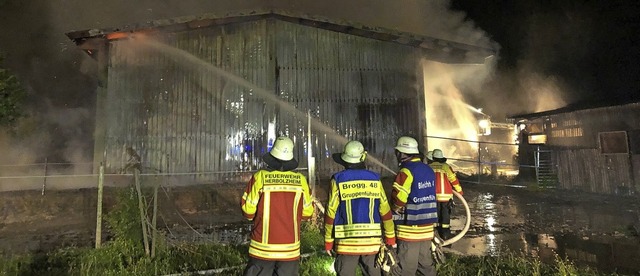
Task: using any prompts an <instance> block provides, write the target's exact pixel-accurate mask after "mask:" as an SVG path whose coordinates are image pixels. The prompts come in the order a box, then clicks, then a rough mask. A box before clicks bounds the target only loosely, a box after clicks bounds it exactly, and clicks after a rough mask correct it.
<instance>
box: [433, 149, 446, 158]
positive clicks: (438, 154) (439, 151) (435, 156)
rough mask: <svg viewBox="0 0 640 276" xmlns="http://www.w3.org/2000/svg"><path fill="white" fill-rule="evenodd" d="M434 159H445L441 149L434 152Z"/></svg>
mask: <svg viewBox="0 0 640 276" xmlns="http://www.w3.org/2000/svg"><path fill="white" fill-rule="evenodd" d="M433 158H440V159H442V158H444V154H443V153H442V150H440V149H434V150H433Z"/></svg>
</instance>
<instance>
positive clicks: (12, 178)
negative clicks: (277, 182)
mask: <svg viewBox="0 0 640 276" xmlns="http://www.w3.org/2000/svg"><path fill="white" fill-rule="evenodd" d="M425 140H426V142H427V146H428V147H429V150H433V149H435V148H439V149H441V150H443V152H444V154H445V157H446V158H447V163H448V164H450V165H451V166H452V168H453V169H454V170H455V171H456V172H457V174H458V176H459V177H460V178H461V179H462V180H463V181H465V182H471V183H476V184H511V185H521V186H527V185H531V184H532V183H537V179H536V173H535V172H537V171H538V169H539V168H538V167H537V166H538V165H537V164H539V162H537V163H535V164H534V165H522V164H519V163H518V160H519V156H518V144H516V143H505V142H494V141H484V140H481V139H478V140H467V139H458V138H449V137H439V136H425ZM99 165H100V164H99V163H93V162H85V163H53V162H51V163H49V162H44V163H30V164H5V165H0V192H2V191H17V190H40V191H41V193H42V194H45V193H46V192H47V191H48V190H66V189H82V188H95V187H97V183H98V173H97V172H95V171H96V168H97V167H99ZM297 170H298V171H301V172H303V173H307V174H308V172H309V171H311V172H312V174H315V173H314V172H316V173H317V172H318V171H321V170H318V169H317V168H312V170H309V169H308V168H298V169H297ZM140 171H141V173H140V177H141V179H142V182H143V183H145V184H146V183H154V182H157V181H161V182H163V183H167V185H169V187H171V186H189V185H197V184H216V185H220V186H224V185H233V184H238V183H246V182H247V181H248V180H249V179H250V177H251V175H252V174H253V173H255V172H256V171H257V170H233V171H201V172H168V171H167V172H159V171H157V170H153V169H150V168H144V167H140ZM523 171H533V172H534V173H532V174H531V176H532V177H522V174H521V173H522V172H523ZM315 177H317V178H318V179H320V178H323V177H325V178H326V176H318V175H315ZM165 178H166V179H165ZM132 181H133V174H132V170H131V169H130V168H129V169H126V168H123V169H121V170H118V171H112V172H107V173H105V174H104V185H105V186H106V187H125V186H127V185H129V184H130V183H131V182H132Z"/></svg>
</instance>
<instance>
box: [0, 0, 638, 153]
mask: <svg viewBox="0 0 640 276" xmlns="http://www.w3.org/2000/svg"><path fill="white" fill-rule="evenodd" d="M252 1H253V2H252ZM252 1H250V0H246V1H245V0H243V1H237V0H236V1H222V0H219V1H195V0H180V1H177V0H164V1H158V0H139V1H129V0H112V1H102V2H100V1H87V0H26V1H20V0H0V5H2V6H0V52H4V53H5V54H6V56H7V60H6V61H5V63H6V66H7V67H9V68H10V69H12V70H13V71H15V72H16V73H17V75H18V76H19V77H20V79H22V80H23V82H24V83H25V86H26V88H27V90H28V91H29V92H30V100H29V107H30V110H32V112H33V114H34V116H35V118H36V119H34V120H33V121H32V124H31V125H32V126H31V127H32V129H36V130H38V131H39V135H34V137H39V138H37V139H35V138H33V139H32V140H33V141H30V143H32V144H34V145H38V146H37V147H36V148H38V147H42V151H43V152H48V153H47V155H54V156H66V157H63V159H67V160H68V159H69V157H68V156H69V155H74V154H75V153H70V151H71V152H72V151H73V149H74V148H82V149H81V151H85V152H87V151H89V152H90V149H91V143H86V142H87V141H90V140H91V136H92V134H91V133H92V131H93V120H94V118H93V105H94V101H95V96H94V94H93V93H94V89H95V86H96V79H95V62H93V61H92V60H91V59H90V58H88V57H87V56H86V55H85V54H84V53H83V52H82V51H80V50H79V49H77V48H76V47H75V45H73V44H72V43H71V42H70V41H69V40H68V39H67V38H66V37H65V36H64V33H65V32H67V31H70V30H78V29H89V28H106V27H120V26H123V25H125V24H129V23H140V22H145V21H147V20H152V19H165V18H171V17H176V16H183V15H198V14H202V13H204V12H209V10H210V9H213V8H218V9H224V8H225V7H226V6H225V5H228V6H238V7H240V8H253V7H254V6H255V5H256V4H255V3H267V2H268V3H272V2H274V3H275V2H279V3H280V5H281V7H280V8H284V9H291V10H300V9H306V12H309V13H311V14H314V12H315V11H319V12H320V13H328V12H335V13H336V14H337V15H338V16H341V17H343V16H347V15H354V16H355V17H354V18H343V19H347V20H352V21H356V22H358V21H362V20H364V21H367V20H369V21H368V23H373V22H374V21H375V20H387V21H389V22H394V20H396V21H395V23H400V25H402V24H404V26H409V27H410V28H413V29H421V28H424V29H429V28H431V31H433V29H434V28H435V29H442V30H443V32H449V33H451V30H454V31H453V32H455V33H456V34H454V35H453V36H452V38H453V39H454V40H455V38H456V37H458V38H460V37H474V35H478V34H480V36H481V37H480V38H478V41H481V42H486V41H488V39H487V37H486V36H487V35H488V38H490V39H491V40H493V41H495V42H497V44H499V45H500V52H499V55H498V64H497V71H496V73H495V75H494V77H493V78H492V79H491V80H490V81H488V82H487V83H486V84H485V85H484V87H482V88H481V89H480V90H484V91H485V92H484V93H476V94H471V95H470V96H469V101H470V103H472V104H474V106H485V107H486V108H485V112H487V113H489V114H492V115H495V116H497V117H500V116H504V115H508V114H515V113H524V112H533V111H542V110H540V108H542V109H543V110H544V108H549V106H552V107H553V106H555V107H561V106H562V105H564V104H571V103H574V102H577V101H598V102H611V103H619V102H625V101H638V100H640V93H639V90H640V78H639V77H638V73H639V72H640V62H639V61H640V48H639V47H638V46H640V45H638V44H639V43H638V40H639V39H640V31H638V30H640V19H638V18H640V16H639V15H640V2H638V1H633V0H628V1H604V0H602V1H576V0H567V1H549V0H547V1H536V0H527V1H525V0H523V1H513V0H474V1H462V0H452V1H453V2H451V8H452V9H453V10H454V11H447V10H446V8H447V4H448V3H449V2H448V1H447V0H440V1H424V2H423V1H422V0H403V1H399V2H397V3H400V4H398V5H396V6H397V7H394V8H389V7H388V5H392V4H391V3H390V2H388V1H386V0H350V1H342V0H341V1H337V0H336V3H333V4H335V5H331V4H329V3H325V2H318V1H308V0H298V1H294V0H271V1H264V0H261V1H257V0H252ZM134 2H135V3H134ZM394 3H396V2H394ZM407 3H408V4H412V5H421V6H422V7H423V8H421V9H412V8H411V6H408V5H404V4H407ZM434 3H435V4H434ZM401 4H402V5H401ZM337 6H340V7H339V8H335V7H337ZM405 6H406V7H405ZM221 7H222V8H221ZM442 7H444V10H442V9H441V8H442ZM387 10H393V11H394V12H393V13H389V12H386V11H387ZM414 10H415V11H414ZM380 11H382V12H384V14H378V12H380ZM420 12H422V13H425V14H427V15H425V16H419V17H420V18H421V19H422V21H410V20H407V21H406V22H399V21H398V19H397V18H409V16H405V15H408V14H411V15H415V14H416V13H420ZM460 15H462V16H460ZM465 16H466V17H465ZM465 18H466V19H467V21H466V22H464V19H465ZM425 21H427V23H428V24H424V22H425ZM435 21H441V22H435ZM456 21H459V22H456ZM470 21H473V22H470ZM421 24H424V25H421ZM392 25H393V24H392ZM469 25H471V26H472V27H473V26H474V25H475V27H477V28H479V29H482V30H484V31H485V32H486V34H485V33H482V32H475V31H474V30H470V29H469ZM394 26H397V25H394ZM447 28H448V29H447ZM443 35H445V36H446V34H443ZM548 94H551V95H552V96H553V97H547V96H549V95H548ZM505 99H507V100H509V101H505ZM558 99H561V101H558ZM534 102H535V103H536V104H535V105H539V104H540V102H542V103H545V102H547V103H549V102H552V103H555V104H550V105H549V104H547V105H543V106H545V107H537V108H534V107H533V106H534V104H533V103H534ZM559 102H560V103H559ZM558 104H560V106H558ZM42 137H44V138H42ZM70 137H72V138H73V139H69V138H70ZM0 138H1V137H0ZM0 140H1V139H0ZM45 145H48V146H45ZM47 147H48V148H47ZM52 152H53V153H52ZM75 155H77V154H75ZM0 161H2V160H0Z"/></svg>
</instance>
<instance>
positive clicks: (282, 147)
mask: <svg viewBox="0 0 640 276" xmlns="http://www.w3.org/2000/svg"><path fill="white" fill-rule="evenodd" d="M269 153H270V154H271V155H272V156H273V157H275V158H277V159H279V160H282V161H289V160H291V159H293V141H291V139H289V137H285V136H280V137H278V139H276V141H275V142H274V143H273V147H272V148H271V151H269Z"/></svg>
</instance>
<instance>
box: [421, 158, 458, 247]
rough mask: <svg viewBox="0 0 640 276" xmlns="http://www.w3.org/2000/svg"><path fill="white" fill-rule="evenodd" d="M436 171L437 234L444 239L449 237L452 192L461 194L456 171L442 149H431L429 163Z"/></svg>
mask: <svg viewBox="0 0 640 276" xmlns="http://www.w3.org/2000/svg"><path fill="white" fill-rule="evenodd" d="M429 166H431V168H432V169H433V171H434V172H435V173H436V200H437V201H438V227H437V230H438V235H439V236H440V238H442V239H444V240H448V239H450V238H451V208H452V207H453V192H452V190H455V191H456V192H458V193H460V195H462V194H463V193H462V186H460V181H458V177H457V176H456V173H455V172H454V171H453V169H452V168H451V166H449V164H447V158H445V157H444V154H443V153H442V150H440V149H434V150H433V162H432V163H431V164H429Z"/></svg>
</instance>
